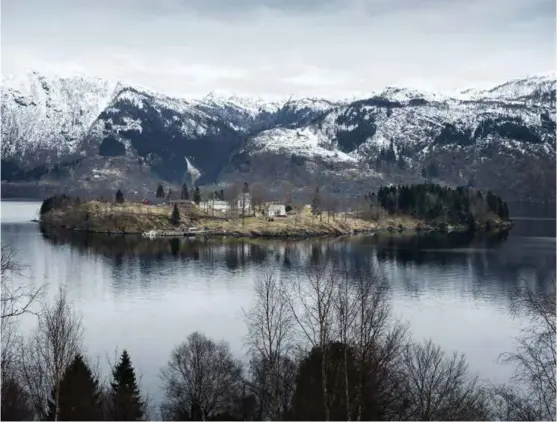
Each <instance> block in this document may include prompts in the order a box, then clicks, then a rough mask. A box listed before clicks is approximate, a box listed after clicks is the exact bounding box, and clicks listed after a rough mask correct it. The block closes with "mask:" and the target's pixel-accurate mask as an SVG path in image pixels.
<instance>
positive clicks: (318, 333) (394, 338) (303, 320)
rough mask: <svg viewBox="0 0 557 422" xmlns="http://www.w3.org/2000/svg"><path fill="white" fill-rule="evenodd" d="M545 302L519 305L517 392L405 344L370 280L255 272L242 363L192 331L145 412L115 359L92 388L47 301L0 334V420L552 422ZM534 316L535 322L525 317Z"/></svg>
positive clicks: (316, 272)
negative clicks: (20, 329)
mask: <svg viewBox="0 0 557 422" xmlns="http://www.w3.org/2000/svg"><path fill="white" fill-rule="evenodd" d="M552 300H553V302H547V303H546V302H543V303H542V302H540V301H539V300H538V299H536V298H533V297H532V301H531V302H530V305H535V306H531V308H529V309H533V310H534V311H533V313H534V314H535V315H538V316H539V317H540V318H539V321H538V322H539V323H538V324H537V325H536V326H535V327H537V328H536V329H534V330H532V332H535V333H538V334H539V336H540V337H536V339H538V340H536V339H533V340H532V339H530V340H527V341H526V342H525V343H524V346H525V347H526V346H529V348H528V350H530V352H532V351H534V352H535V353H536V354H535V355H533V356H532V355H528V354H527V353H528V351H526V352H525V353H526V354H524V353H523V354H521V355H514V357H520V358H521V359H522V360H523V362H525V361H527V362H529V363H532V362H534V363H540V364H543V367H542V366H539V367H535V365H534V366H533V365H527V371H532V370H533V371H534V372H535V373H534V372H530V373H528V372H524V371H523V372H520V374H521V375H523V376H530V377H531V378H530V379H531V380H533V381H531V382H527V381H524V383H523V384H522V385H523V386H524V387H526V388H527V391H526V394H527V395H526V396H525V395H523V394H524V393H521V392H518V391H517V390H514V389H513V388H511V387H507V386H496V387H495V386H490V385H487V384H483V383H481V382H480V381H479V379H478V377H477V376H476V375H475V374H473V373H471V372H470V371H469V369H468V366H467V363H466V360H465V358H464V356H462V355H457V354H456V353H455V354H446V353H445V352H443V351H442V350H441V349H440V348H439V347H438V346H436V345H434V344H433V343H432V342H430V341H426V342H415V341H413V340H412V339H411V337H410V336H409V335H408V330H407V327H406V326H404V325H401V324H400V323H397V322H396V321H395V320H394V319H393V318H392V315H391V309H390V305H389V300H388V290H387V288H386V287H385V285H384V284H383V283H381V282H380V281H379V280H378V279H377V278H376V277H375V276H373V275H370V274H363V273H352V272H350V271H348V270H344V271H339V270H338V269H333V268H331V267H330V266H329V265H328V264H327V263H322V262H319V263H315V265H314V267H313V268H312V269H311V270H310V271H309V272H308V273H307V276H306V277H304V278H300V279H298V280H288V282H286V281H283V280H281V279H279V278H277V277H275V275H274V274H273V273H268V274H266V275H265V276H263V277H260V278H258V279H257V280H256V283H255V295H254V301H253V304H252V306H251V308H250V309H248V310H246V311H245V318H246V323H247V327H248V335H247V338H246V339H247V344H248V346H249V349H248V353H249V355H248V356H247V358H248V359H246V360H245V361H247V362H248V363H247V364H246V365H243V364H242V363H241V361H239V360H237V359H236V358H235V357H234V356H233V355H232V353H231V351H230V348H229V346H228V344H227V343H226V342H224V341H220V342H217V341H214V340H212V339H210V338H207V337H206V336H205V335H203V334H202V333H199V332H194V333H192V334H190V335H189V336H188V337H187V338H186V339H185V340H184V341H183V342H182V343H180V344H179V345H177V346H176V347H175V348H174V350H173V351H172V352H171V354H170V356H169V360H168V362H167V364H166V365H165V367H164V368H161V381H162V383H163V391H164V398H163V401H162V403H161V404H160V407H159V408H157V409H153V408H150V409H149V408H148V406H147V403H148V400H147V398H146V397H145V395H143V394H141V392H140V391H139V388H138V385H137V380H136V376H135V371H134V369H133V366H132V364H131V358H130V356H129V355H128V354H127V353H126V352H125V351H124V352H123V353H122V356H121V358H120V360H119V362H117V363H116V364H115V365H113V366H112V371H111V375H110V379H109V382H108V383H105V384H104V385H101V384H100V382H99V376H98V374H97V372H98V371H96V370H95V368H94V366H92V365H91V364H90V363H88V359H87V358H86V357H85V354H84V351H83V347H82V341H81V340H82V335H83V333H82V329H81V324H80V319H79V317H78V316H77V315H76V314H75V312H74V310H73V308H72V306H71V304H69V303H68V302H67V300H66V297H65V295H64V294H63V293H61V294H60V296H59V297H58V299H57V301H56V302H55V304H54V305H50V306H47V307H46V308H45V309H44V310H43V311H42V312H41V313H40V316H39V325H38V328H37V330H36V332H35V333H34V334H33V335H31V337H30V338H29V339H28V340H26V341H24V340H20V342H19V343H18V342H15V341H14V340H13V339H14V337H13V333H11V334H12V336H11V338H12V342H11V343H5V341H6V340H5V334H6V333H5V332H4V329H5V328H4V324H3V333H2V334H3V336H2V342H3V346H4V347H3V348H2V365H3V366H2V375H3V376H2V409H1V410H2V414H1V416H2V419H10V420H16V419H24V420H25V419H32V418H38V419H45V420H142V419H148V418H155V417H156V414H160V417H161V418H162V419H164V420H491V419H503V420H541V419H544V420H545V419H550V420H554V417H555V384H554V378H555V360H554V359H555V358H554V356H553V360H552V357H551V356H552V350H553V349H552V346H551V345H552V344H554V341H555V331H554V330H555V326H554V324H553V325H551V324H549V325H548V324H545V325H544V323H543V320H544V318H542V317H544V316H545V317H546V318H545V321H546V322H547V321H549V322H551V321H554V316H555V298H554V297H553V298H552ZM540 304H541V305H540ZM551 304H553V308H551V306H550V305H551ZM540 310H543V312H546V313H544V314H536V312H539V311H540ZM551 312H552V314H551ZM551 315H552V316H553V319H551V318H547V317H548V316H551ZM2 322H3V323H4V319H3V321H2ZM8 334H9V333H8ZM551 339H552V340H553V343H551V344H550V341H551ZM6 346H7V347H6ZM508 358H509V359H512V358H513V356H509V357H508ZM533 375H536V378H534V377H533ZM524 379H526V378H524ZM552 380H553V383H551V381H552ZM552 393H553V395H552ZM551 418H553V419H551Z"/></svg>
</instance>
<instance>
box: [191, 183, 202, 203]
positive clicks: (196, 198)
mask: <svg viewBox="0 0 557 422" xmlns="http://www.w3.org/2000/svg"><path fill="white" fill-rule="evenodd" d="M193 202H195V203H196V204H197V205H199V203H200V202H201V191H200V190H199V186H196V187H195V192H194V193H193Z"/></svg>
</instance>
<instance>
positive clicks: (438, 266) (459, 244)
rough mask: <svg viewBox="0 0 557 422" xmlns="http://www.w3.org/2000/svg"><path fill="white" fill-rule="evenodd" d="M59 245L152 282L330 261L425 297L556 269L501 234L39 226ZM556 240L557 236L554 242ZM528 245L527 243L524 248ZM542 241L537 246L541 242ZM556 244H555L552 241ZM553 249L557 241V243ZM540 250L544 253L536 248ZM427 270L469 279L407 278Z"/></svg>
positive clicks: (505, 287) (496, 291)
mask: <svg viewBox="0 0 557 422" xmlns="http://www.w3.org/2000/svg"><path fill="white" fill-rule="evenodd" d="M41 231H42V233H43V236H44V237H45V238H46V239H47V240H48V241H49V242H51V243H54V244H60V245H63V244H69V245H71V247H72V248H74V249H76V250H77V251H79V252H80V253H81V254H83V255H89V254H91V253H94V254H98V255H101V256H104V257H105V258H107V259H108V261H109V262H111V263H112V264H113V269H114V271H115V272H117V273H120V272H121V273H123V274H125V273H126V272H130V271H131V272H133V271H138V272H139V274H140V275H141V276H142V277H143V278H146V277H148V276H152V275H153V274H156V273H158V272H161V271H163V270H164V269H165V268H168V267H169V266H172V265H175V263H176V261H180V262H183V263H187V262H199V263H201V264H202V266H203V268H205V269H210V270H216V269H218V268H222V267H223V265H224V266H225V267H226V268H227V269H228V270H230V271H234V270H237V269H244V268H247V267H249V266H252V265H255V266H262V267H265V266H269V265H273V266H276V265H279V266H281V267H282V268H283V270H284V271H285V272H286V273H287V274H288V273H294V272H295V273H299V272H303V271H305V270H306V269H307V267H308V266H318V265H320V264H322V263H323V262H330V263H331V264H333V266H335V267H337V268H342V269H350V270H353V271H357V272H364V273H370V272H372V271H373V270H374V269H378V270H379V271H380V272H383V275H384V276H387V277H386V278H387V281H388V282H389V283H390V284H399V286H401V287H402V288H403V289H404V290H406V291H412V292H416V291H417V292H419V291H420V290H421V289H423V286H424V285H425V283H426V282H427V283H432V282H434V283H435V282H436V283H456V282H458V283H471V285H470V284H469V285H468V286H466V289H467V290H468V291H471V292H472V294H478V295H480V294H481V295H485V294H489V295H492V296H493V297H500V296H503V297H505V296H506V295H512V293H513V292H515V291H517V290H519V289H520V288H521V286H522V285H523V282H524V279H525V277H527V278H528V279H529V283H530V284H531V285H532V288H533V289H534V290H538V291H543V290H544V289H545V286H546V283H547V280H548V279H550V278H551V275H552V274H554V271H555V255H554V250H552V249H551V248H548V247H546V246H545V245H543V244H542V246H541V247H540V246H539V245H540V243H539V240H536V241H532V244H531V245H530V244H528V243H527V242H528V239H526V240H524V239H523V238H516V237H515V238H513V237H510V238H508V234H507V233H506V232H502V233H491V234H486V233H477V234H475V235H474V234H470V233H451V234H424V235H420V236H410V235H400V234H399V235H376V236H358V237H352V238H326V239H317V238H315V239H307V240H286V241H285V240H264V239H242V240H240V239H231V238H213V239H197V238H174V239H168V238H160V239H145V238H143V237H140V236H106V235H99V234H87V233H76V232H70V231H65V230H52V229H45V228H42V229H41ZM548 241H552V239H548ZM525 242H526V243H525ZM536 242H538V243H536ZM553 242H554V241H553ZM553 245H554V243H553ZM535 246H537V247H538V248H539V249H536V247H535ZM392 266H394V267H396V268H398V269H401V270H404V271H402V273H399V274H402V275H400V276H396V278H393V276H390V277H389V276H388V274H387V273H385V269H386V268H388V267H392ZM421 268H423V269H426V270H428V271H430V270H432V269H434V270H435V271H437V272H441V274H442V273H444V272H450V273H455V271H456V273H458V272H459V271H460V272H461V273H463V274H468V273H470V274H471V275H472V277H471V279H470V280H469V279H468V278H467V279H466V280H446V279H443V277H442V276H441V277H437V278H436V279H435V280H431V279H428V280H425V279H424V277H420V276H418V277H415V276H412V277H410V276H407V277H405V276H404V274H415V272H416V271H421Z"/></svg>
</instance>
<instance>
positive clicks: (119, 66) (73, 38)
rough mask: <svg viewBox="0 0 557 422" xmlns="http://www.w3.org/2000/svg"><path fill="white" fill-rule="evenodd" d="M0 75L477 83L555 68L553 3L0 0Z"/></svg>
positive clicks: (268, 90) (154, 82)
mask: <svg viewBox="0 0 557 422" xmlns="http://www.w3.org/2000/svg"><path fill="white" fill-rule="evenodd" d="M1 30H2V73H3V74H11V73H17V72H21V71H23V70H25V69H36V70H39V71H44V72H49V73H53V72H54V73H76V72H79V73H85V74H89V75H92V76H98V77H102V78H110V79H123V80H126V81H129V82H132V83H138V84H141V85H145V86H149V87H152V88H154V89H158V90H162V91H164V92H167V93H169V94H174V95H183V96H199V95H204V94H206V93H208V92H210V91H226V92H235V93H238V94H251V95H260V96H267V97H277V96H288V95H291V94H294V95H311V96H328V97H347V96H353V95H361V94H364V93H369V92H371V91H374V90H377V89H381V88H383V87H385V86H387V85H406V86H408V85H410V86H413V87H416V88H421V89H432V90H442V91H447V90H453V89H456V88H460V87H468V86H479V87H482V86H489V85H492V84H495V83H498V82H501V81H504V80H507V79H511V78H514V77H521V76H525V75H528V74H532V73H538V72H543V71H547V70H550V69H553V68H554V64H555V2H554V1H553V0H451V1H446V0H423V1H416V0H342V1H341V0H283V1H280V0H222V1H218V0H120V1H114V0H111V1H108V0H97V1H94V2H81V1H72V0H49V1H43V0H34V1H32V0H4V1H3V2H2V29H1Z"/></svg>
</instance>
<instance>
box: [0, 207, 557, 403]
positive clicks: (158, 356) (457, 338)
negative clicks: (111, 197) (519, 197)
mask: <svg viewBox="0 0 557 422" xmlns="http://www.w3.org/2000/svg"><path fill="white" fill-rule="evenodd" d="M39 206H40V204H39V203H37V202H12V201H2V205H1V221H2V242H6V243H8V244H10V245H12V247H13V248H15V250H16V253H17V258H18V260H19V261H20V262H21V263H22V264H24V265H25V267H26V268H25V273H24V275H23V276H22V277H20V278H19V279H18V282H19V283H26V284H28V285H29V286H40V285H42V284H44V283H47V290H46V294H47V298H48V297H52V296H53V295H54V294H55V293H56V292H57V290H58V287H59V286H60V285H62V286H65V287H67V290H68V293H69V296H70V298H71V300H72V301H73V303H74V304H75V306H76V308H77V309H78V310H79V311H80V313H81V315H82V316H83V326H84V329H85V344H86V348H87V352H88V353H89V354H90V355H91V356H92V357H97V358H98V359H99V364H100V367H101V369H102V370H104V371H106V367H107V359H113V356H114V352H115V350H116V349H118V350H120V351H121V350H122V349H123V348H127V349H128V350H129V352H130V353H131V356H132V359H133V361H134V364H135V365H136V368H137V369H138V371H139V372H140V373H141V374H142V381H141V383H142V388H143V389H144V390H145V391H147V392H148V393H149V394H150V395H151V396H152V397H153V399H154V401H155V402H157V401H159V399H160V394H161V393H160V381H159V370H160V368H161V367H162V366H163V365H164V364H165V363H166V361H167V359H168V357H169V354H170V352H171V350H172V348H173V347H174V346H176V345H177V344H178V343H180V342H181V341H183V340H184V339H185V337H186V336H187V335H188V334H190V333H191V332H192V331H194V330H199V331H202V332H204V333H205V334H207V335H208V336H210V337H212V338H214V339H225V340H227V341H228V342H229V343H230V345H231V348H232V350H233V352H234V353H235V354H237V356H238V357H242V356H243V354H244V352H245V349H244V338H245V334H246V327H245V323H244V319H243V314H242V309H243V308H244V309H247V308H249V306H250V304H251V301H252V297H253V296H252V295H253V291H252V290H253V281H254V279H255V277H257V276H258V275H259V274H262V273H263V272H265V271H266V270H268V269H269V268H274V269H275V270H276V271H277V272H278V273H280V275H281V276H282V277H286V278H295V277H298V276H301V275H300V274H303V272H304V271H305V269H307V267H308V265H310V264H311V263H312V262H315V261H316V260H320V259H323V257H325V256H327V257H329V258H330V259H332V260H333V261H336V262H344V263H345V264H348V265H350V266H352V267H355V268H361V269H371V268H375V270H376V271H377V273H378V274H379V275H380V276H381V277H383V278H384V280H385V282H387V283H388V284H389V286H390V300H391V301H392V305H393V311H394V313H395V315H396V317H397V318H399V319H400V320H402V321H406V322H408V323H409V325H410V328H411V332H412V335H413V337H414V338H416V339H425V338H432V339H433V340H434V341H435V342H436V343H438V344H440V345H441V346H442V347H443V348H444V349H445V350H446V351H448V352H452V351H458V352H462V353H465V354H466V356H467V358H468V360H469V363H470V367H471V369H472V370H474V371H477V372H479V374H480V376H481V377H482V378H485V379H489V380H491V381H495V382H501V381H506V380H507V379H508V377H509V375H510V373H511V371H512V368H510V367H508V366H503V365H500V364H498V363H497V357H498V355H499V354H500V353H502V352H505V351H512V350H513V348H514V342H513V338H514V337H515V336H517V335H518V334H519V330H520V329H521V327H523V326H524V321H523V320H521V319H514V318H512V316H511V313H510V298H511V296H512V295H513V294H515V293H516V292H520V291H521V290H523V289H524V287H525V285H526V284H528V285H530V286H531V287H532V288H534V289H536V290H544V289H546V288H547V285H548V279H549V278H550V277H552V276H553V275H554V274H555V215H554V208H548V210H545V211H544V210H542V211H539V210H537V211H535V212H530V213H529V212H528V210H527V209H520V210H517V211H516V212H515V213H516V216H517V218H516V226H515V227H514V228H513V230H512V231H511V232H510V233H509V234H507V235H498V236H491V237H488V238H486V237H485V236H484V237H482V238H478V237H475V238H474V237H471V236H468V235H450V236H449V235H445V236H427V237H419V238H407V237H398V238H394V237H354V238H350V239H330V240H312V241H299V242H275V241H261V240H259V241H246V242H239V241H233V240H230V239H224V240H223V239H219V240H214V241H209V242H195V241H187V240H185V239H173V240H170V239H158V240H150V239H141V238H130V237H126V238H124V237H106V236H85V235H77V234H75V233H74V234H72V233H68V232H64V231H50V232H41V230H40V228H39V226H38V225H37V224H35V223H32V222H30V220H31V219H32V218H35V217H37V214H38V209H39ZM511 211H512V209H511ZM551 211H553V213H552V212H551ZM34 324H35V320H34V319H33V317H29V318H24V319H23V320H22V321H21V327H22V330H24V331H25V330H29V329H31V328H32V327H33V325H34Z"/></svg>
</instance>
